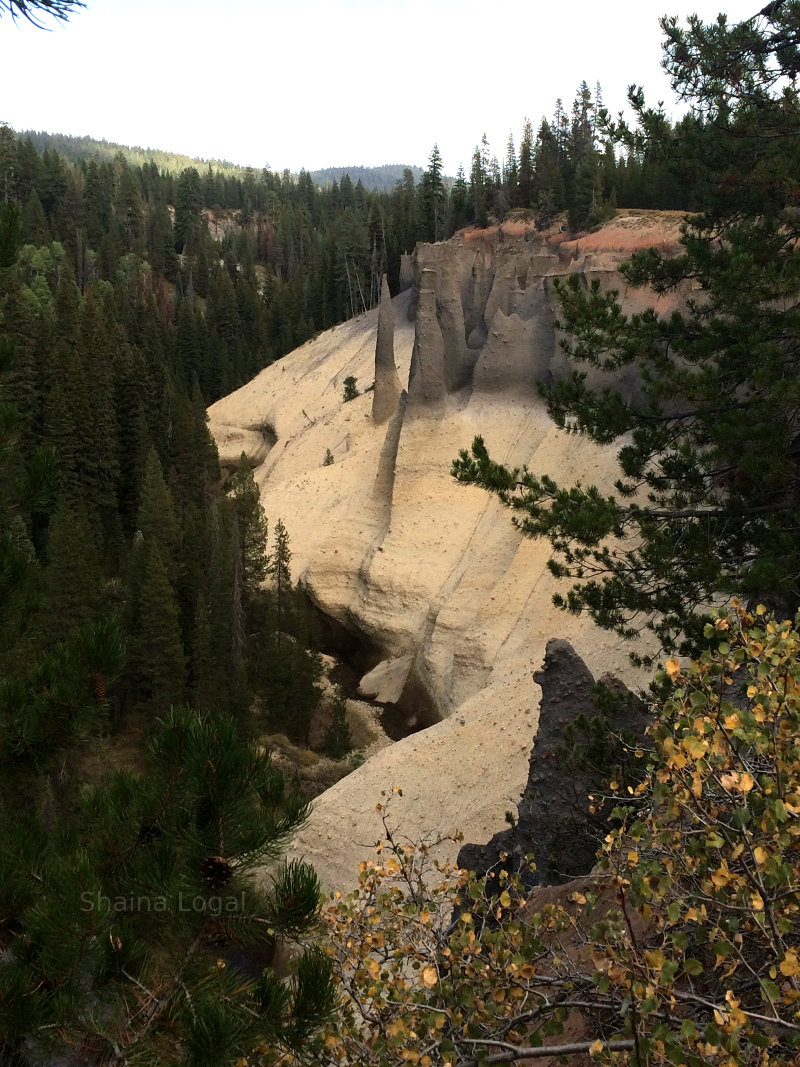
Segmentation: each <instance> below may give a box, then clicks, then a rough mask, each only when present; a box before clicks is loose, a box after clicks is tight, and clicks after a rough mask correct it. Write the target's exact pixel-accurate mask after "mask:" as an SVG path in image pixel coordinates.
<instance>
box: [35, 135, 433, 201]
mask: <svg viewBox="0 0 800 1067" xmlns="http://www.w3.org/2000/svg"><path fill="white" fill-rule="evenodd" d="M18 136H19V137H20V139H21V140H24V139H25V138H26V137H29V138H30V139H31V141H32V142H33V145H34V148H36V150H37V151H38V152H44V151H47V150H48V149H49V150H50V151H56V152H58V153H60V154H61V155H62V156H64V158H65V159H68V160H70V162H72V163H77V162H79V161H80V160H82V159H97V160H100V161H110V160H113V159H114V157H115V156H117V155H118V154H119V153H122V155H123V156H124V157H125V158H126V159H127V160H128V162H129V163H131V164H132V165H134V166H136V165H139V166H141V165H142V164H144V163H149V162H150V161H151V160H152V161H153V162H155V163H156V165H157V166H158V168H159V170H166V171H170V172H172V173H175V174H177V173H180V171H182V170H185V169H186V168H187V167H196V168H198V170H199V169H205V168H206V167H211V168H212V169H213V170H216V171H221V172H222V173H223V174H228V175H232V176H234V177H243V176H244V174H245V173H246V171H247V170H248V169H249V170H251V171H252V170H254V169H257V168H253V167H250V168H248V167H243V166H241V165H239V164H238V163H231V162H230V160H227V159H202V158H199V157H193V156H184V155H181V154H180V153H177V152H165V151H163V150H162V149H160V148H142V147H141V146H140V145H134V146H130V145H123V144H118V143H117V142H116V141H106V140H98V139H97V138H95V137H89V136H88V135H84V136H82V137H78V136H74V135H72V134H68V133H47V132H46V131H44V130H21V131H20V132H19V134H18ZM266 168H267V169H270V168H269V164H266ZM406 170H410V171H411V173H412V174H413V175H414V183H415V184H416V183H417V182H418V181H419V180H420V178H421V177H422V173H423V172H422V167H412V166H406V165H405V164H403V163H385V164H383V165H382V166H380V167H362V166H354V167H324V168H323V169H322V170H312V171H310V172H309V173H310V174H311V177H312V179H313V180H314V182H315V183H316V184H317V185H321V186H326V185H330V184H332V183H333V182H334V181H337V182H338V181H341V179H342V178H343V177H344V175H345V174H349V175H350V180H351V181H352V182H353V184H354V185H355V184H357V183H358V181H359V180H360V181H361V183H362V185H363V186H364V188H365V189H374V190H377V191H379V192H388V191H389V190H391V189H393V188H394V186H395V185H396V184H397V182H399V181H401V180H402V178H403V174H404V172H405V171H406Z"/></svg>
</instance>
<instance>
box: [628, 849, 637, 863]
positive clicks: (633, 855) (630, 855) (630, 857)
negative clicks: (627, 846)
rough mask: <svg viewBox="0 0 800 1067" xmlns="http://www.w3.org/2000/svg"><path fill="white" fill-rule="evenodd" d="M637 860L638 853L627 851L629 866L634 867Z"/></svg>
mask: <svg viewBox="0 0 800 1067" xmlns="http://www.w3.org/2000/svg"><path fill="white" fill-rule="evenodd" d="M638 862H639V853H638V852H635V851H633V850H631V851H630V852H629V853H628V863H629V864H630V865H631V867H635V866H636V864H637V863H638Z"/></svg>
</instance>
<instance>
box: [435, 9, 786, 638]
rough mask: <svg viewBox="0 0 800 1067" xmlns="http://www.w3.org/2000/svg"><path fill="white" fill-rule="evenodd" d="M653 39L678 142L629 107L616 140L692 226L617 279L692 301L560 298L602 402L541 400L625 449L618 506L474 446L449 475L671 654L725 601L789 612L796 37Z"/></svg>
mask: <svg viewBox="0 0 800 1067" xmlns="http://www.w3.org/2000/svg"><path fill="white" fill-rule="evenodd" d="M662 27H663V29H664V31H665V33H666V37H667V44H666V49H667V68H668V70H669V71H670V73H671V75H672V78H673V83H674V85H675V87H676V89H677V90H678V91H679V93H680V94H681V95H682V96H683V97H684V98H685V99H687V100H688V101H690V102H691V103H692V104H693V106H694V108H695V113H694V115H692V116H690V117H689V118H688V119H687V120H685V122H684V124H683V128H682V138H681V139H680V141H677V140H675V139H674V138H672V136H671V130H670V129H669V127H668V124H667V123H666V122H665V119H664V115H663V112H662V111H661V109H660V108H658V109H647V108H646V107H645V102H644V97H643V94H642V93H641V91H637V90H634V91H633V92H632V94H631V102H632V105H633V106H634V108H635V110H636V112H637V114H638V117H639V127H638V129H637V130H634V131H631V130H629V129H627V128H626V127H625V126H619V125H617V126H616V127H613V128H612V133H615V134H616V135H617V136H619V137H621V138H622V139H623V141H625V142H626V143H628V144H629V145H631V146H632V147H638V149H639V150H646V151H649V152H653V153H657V152H658V151H659V150H660V149H663V148H664V145H665V142H666V144H667V145H668V146H669V149H670V152H671V153H672V157H671V162H670V165H671V167H673V168H674V170H675V173H676V174H677V175H679V176H681V177H682V178H683V180H684V181H686V180H688V179H689V176H690V175H691V176H692V180H693V181H694V182H695V187H696V195H698V196H699V197H700V198H701V201H702V210H701V212H700V213H699V214H697V215H695V216H693V217H692V218H690V219H689V220H688V222H687V224H686V227H685V231H684V234H683V237H682V244H683V252H682V254H681V255H679V256H677V257H674V258H666V257H664V256H663V255H662V254H661V253H660V252H658V251H657V250H655V249H649V250H647V251H644V252H640V253H636V254H635V255H634V256H633V258H632V259H631V260H630V262H629V263H628V264H627V265H626V266H624V267H623V269H622V272H623V275H624V277H625V279H626V281H627V282H628V283H629V284H631V285H635V286H648V287H649V288H650V289H651V290H652V291H653V292H654V293H655V294H660V293H664V292H670V291H674V290H675V289H676V288H677V287H678V286H681V285H684V284H685V283H687V282H688V283H691V284H692V285H694V286H699V288H700V290H701V292H700V293H699V294H697V295H695V296H693V298H692V299H691V300H684V301H683V302H682V306H681V309H680V310H678V311H676V312H675V313H674V314H672V315H671V316H669V317H665V318H662V317H660V316H659V315H657V313H656V312H655V311H653V310H648V311H645V312H642V313H640V314H635V315H632V316H626V315H624V314H623V312H622V310H621V308H620V305H619V303H618V293H617V292H610V293H605V292H603V291H602V290H601V287H600V286H599V284H598V283H596V282H595V283H593V284H592V285H591V287H590V288H589V289H588V290H586V289H585V288H584V286H583V285H582V283H581V281H580V279H579V278H577V277H573V278H572V279H570V280H569V281H568V282H563V283H560V284H559V286H558V291H559V296H560V300H561V305H562V322H563V325H564V327H565V328H566V330H567V331H568V335H569V338H570V339H569V343H568V347H567V351H568V352H569V353H570V354H571V356H572V357H573V359H574V360H575V361H576V362H577V363H578V365H579V366H580V365H581V364H586V365H588V366H589V367H592V368H596V369H597V371H599V372H606V373H607V374H608V375H609V377H608V379H607V381H608V384H607V385H606V386H605V387H603V386H602V385H599V386H597V387H595V386H593V385H591V384H590V383H589V379H588V378H587V376H586V375H585V374H584V373H582V372H580V371H577V370H576V372H575V373H574V374H573V375H571V376H570V377H567V378H565V379H563V380H561V381H558V382H555V383H553V384H552V385H550V386H548V387H547V388H546V389H545V390H544V392H545V395H546V397H547V401H548V407H549V410H550V412H551V414H552V416H553V417H554V418H555V420H556V421H557V422H558V423H559V425H561V426H563V427H565V428H567V429H569V430H571V431H573V432H578V433H582V434H585V435H587V436H589V437H591V438H592V439H594V440H596V441H599V442H603V443H609V442H612V441H618V440H620V439H621V440H622V445H621V448H620V451H619V453H618V460H619V467H620V474H621V477H620V480H619V481H618V482H617V495H611V496H606V495H604V494H602V493H601V492H600V491H599V490H598V489H597V488H595V487H588V488H586V487H581V486H573V487H562V486H559V485H557V484H556V483H555V482H554V481H553V479H552V478H551V477H549V476H547V475H541V476H536V475H534V474H531V473H529V472H520V471H516V472H515V471H509V470H507V469H506V468H504V467H501V466H499V465H496V464H494V463H493V462H492V461H491V460H490V458H489V456H488V453H487V451H486V447H485V445H484V444H483V442H482V441H480V440H478V441H476V442H475V445H474V446H473V454H472V456H471V457H469V456H467V455H466V453H464V454H462V457H461V459H460V460H459V462H458V463H457V465H456V471H457V475H458V477H459V478H461V479H462V480H465V481H469V482H477V483H478V484H482V485H484V486H486V487H487V488H490V489H492V490H493V491H495V492H498V493H499V494H500V497H501V499H503V500H504V501H505V502H506V503H508V504H509V505H510V506H512V507H514V508H515V509H517V510H518V511H519V512H520V514H521V526H522V529H523V530H524V531H525V532H526V533H529V534H531V535H532V536H546V537H549V539H550V541H551V543H552V544H553V546H554V547H555V549H556V550H557V552H558V558H557V559H556V560H554V561H553V562H552V563H551V564H550V566H551V570H553V572H554V573H555V574H556V575H558V576H562V577H571V578H573V579H577V580H578V582H577V584H576V585H575V586H573V588H572V589H571V590H570V592H569V593H568V594H567V595H566V596H565V597H559V598H558V602H559V603H561V604H563V605H565V606H566V607H568V608H569V609H570V610H574V611H579V610H582V609H586V610H587V611H588V612H589V613H590V614H591V615H592V617H593V618H594V619H595V620H596V621H597V622H598V623H600V625H602V626H605V627H609V628H613V629H615V630H616V631H617V632H618V633H620V634H622V635H623V636H626V637H630V636H635V634H636V633H638V632H639V630H640V629H641V627H642V626H643V625H647V626H649V627H650V628H651V629H653V630H654V631H655V633H656V635H657V636H658V638H659V639H660V641H661V643H662V645H663V647H665V648H668V649H670V648H675V647H676V646H680V641H681V638H682V636H683V635H686V636H687V637H688V639H689V640H690V641H692V640H697V639H698V637H700V636H701V635H702V632H703V628H702V622H703V617H704V613H705V612H707V611H708V609H709V607H710V605H711V604H712V603H713V602H714V601H715V600H717V599H718V598H720V597H732V596H735V595H739V596H742V597H746V598H751V597H752V598H758V599H763V600H766V601H767V602H769V603H771V604H772V605H774V606H776V607H778V608H779V610H780V611H781V613H783V612H786V613H788V614H792V613H794V611H795V610H796V607H797V603H798V599H800V539H798V530H799V529H800V511H799V510H798V494H797V491H796V489H797V477H796V472H797V449H798V434H797V416H796V412H797V405H798V393H799V392H800V366H798V356H799V354H800V344H798V338H800V310H798V309H799V308H800V299H799V298H800V267H798V264H800V253H799V252H798V247H799V245H798V241H799V240H800V227H799V226H798V217H797V210H796V202H797V199H798V196H800V183H799V182H798V174H800V99H799V98H798V94H797V91H796V90H795V89H794V88H793V87H792V79H793V78H794V77H795V76H796V75H797V73H799V72H800V62H798V59H797V57H798V55H800V22H798V18H797V5H796V4H792V3H790V4H783V3H779V4H774V5H768V7H767V8H765V9H764V11H763V12H761V13H760V15H759V16H757V17H756V18H754V19H750V20H749V21H747V22H746V23H742V24H740V25H729V24H728V22H727V20H726V19H725V17H724V16H720V19H719V20H718V21H717V22H716V23H714V24H712V25H710V26H705V25H703V23H702V22H701V21H700V20H699V19H698V18H696V17H693V18H691V19H690V20H689V25H688V27H687V28H685V29H684V28H682V27H681V26H679V25H678V23H677V21H676V20H674V19H665V20H662ZM621 368H631V369H633V370H635V372H636V375H637V379H638V388H637V389H636V390H635V391H634V393H633V394H632V395H630V394H629V395H623V394H621V393H619V392H618V391H617V389H616V388H615V385H616V382H615V375H616V374H618V373H619V370H620V369H621Z"/></svg>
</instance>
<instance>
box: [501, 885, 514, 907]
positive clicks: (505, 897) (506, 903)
mask: <svg viewBox="0 0 800 1067" xmlns="http://www.w3.org/2000/svg"><path fill="white" fill-rule="evenodd" d="M500 903H501V904H502V906H503V907H504V908H510V907H511V896H510V894H509V892H508V890H507V889H504V890H503V892H502V893H501V894H500Z"/></svg>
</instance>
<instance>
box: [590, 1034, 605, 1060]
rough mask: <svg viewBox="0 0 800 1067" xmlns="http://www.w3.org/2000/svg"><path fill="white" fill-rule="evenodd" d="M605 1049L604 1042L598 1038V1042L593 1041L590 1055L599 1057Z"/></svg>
mask: <svg viewBox="0 0 800 1067" xmlns="http://www.w3.org/2000/svg"><path fill="white" fill-rule="evenodd" d="M604 1047H605V1046H604V1045H603V1042H602V1041H601V1040H600V1039H599V1038H598V1039H597V1041H593V1042H592V1043H591V1045H589V1055H590V1056H599V1055H600V1053H601V1052H602V1051H603V1048H604Z"/></svg>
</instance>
